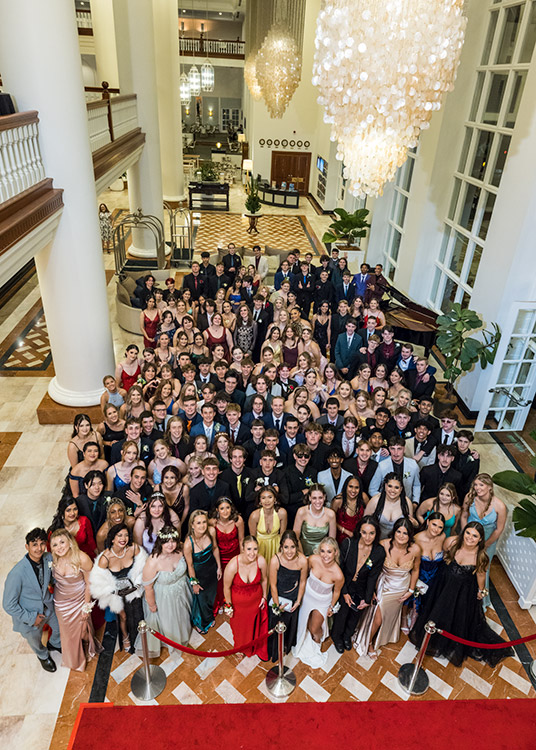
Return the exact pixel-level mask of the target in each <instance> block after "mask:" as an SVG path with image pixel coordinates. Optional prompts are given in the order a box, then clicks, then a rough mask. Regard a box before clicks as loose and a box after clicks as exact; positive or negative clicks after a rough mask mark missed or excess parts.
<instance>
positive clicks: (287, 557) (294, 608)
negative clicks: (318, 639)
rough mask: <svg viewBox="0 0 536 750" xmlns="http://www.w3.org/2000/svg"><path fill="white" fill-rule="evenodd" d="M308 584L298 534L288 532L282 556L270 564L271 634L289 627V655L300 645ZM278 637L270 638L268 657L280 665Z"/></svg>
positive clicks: (285, 533) (280, 551) (285, 642)
mask: <svg viewBox="0 0 536 750" xmlns="http://www.w3.org/2000/svg"><path fill="white" fill-rule="evenodd" d="M306 583H307V558H306V557H305V555H303V554H302V553H301V552H300V549H299V546H298V539H297V537H296V534H295V533H294V532H293V531H291V530H290V529H289V530H288V531H285V532H284V534H283V535H282V536H281V542H280V544H279V552H278V553H277V554H275V555H274V556H273V557H272V560H271V562H270V591H271V597H270V599H269V605H268V617H269V620H268V628H269V629H270V630H271V629H272V628H274V627H275V625H276V624H277V622H278V621H279V620H282V621H283V623H284V624H285V625H286V626H287V629H286V631H285V634H284V644H285V654H288V653H289V652H290V649H291V648H292V646H295V645H296V633H297V630H298V610H299V607H300V604H301V601H302V599H303V594H304V592H305V584H306ZM277 644H278V636H277V633H273V634H272V635H271V636H269V638H268V656H269V657H270V659H271V660H272V661H277V658H278V654H279V650H278V645H277Z"/></svg>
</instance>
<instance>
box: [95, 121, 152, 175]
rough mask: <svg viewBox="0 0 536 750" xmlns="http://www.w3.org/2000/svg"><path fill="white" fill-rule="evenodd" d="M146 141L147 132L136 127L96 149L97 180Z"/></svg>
mask: <svg viewBox="0 0 536 750" xmlns="http://www.w3.org/2000/svg"><path fill="white" fill-rule="evenodd" d="M144 143H145V133H142V130H141V128H136V129H135V130H131V131H130V133H125V135H122V136H121V137H120V138H117V140H115V141H112V143H107V144H106V145H105V146H102V148H99V149H98V150H97V151H95V152H94V153H93V172H94V174H95V180H98V179H99V177H102V175H103V174H105V173H106V172H109V171H110V169H112V168H113V167H114V165H115V164H118V163H119V162H121V161H123V159H124V158H125V156H128V155H129V154H131V153H132V152H133V151H135V150H136V149H138V148H139V147H140V146H143V144H144Z"/></svg>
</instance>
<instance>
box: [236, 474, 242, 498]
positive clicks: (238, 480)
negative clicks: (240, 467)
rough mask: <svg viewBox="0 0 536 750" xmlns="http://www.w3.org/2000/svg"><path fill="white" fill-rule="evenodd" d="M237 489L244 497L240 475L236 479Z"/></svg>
mask: <svg viewBox="0 0 536 750" xmlns="http://www.w3.org/2000/svg"><path fill="white" fill-rule="evenodd" d="M236 489H237V490H238V494H239V495H240V496H241V495H242V474H238V475H237V477H236Z"/></svg>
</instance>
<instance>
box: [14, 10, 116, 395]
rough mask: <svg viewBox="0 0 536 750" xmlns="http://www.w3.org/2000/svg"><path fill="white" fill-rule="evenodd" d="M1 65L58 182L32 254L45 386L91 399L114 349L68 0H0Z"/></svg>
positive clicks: (47, 168) (109, 367)
mask: <svg viewBox="0 0 536 750" xmlns="http://www.w3.org/2000/svg"><path fill="white" fill-rule="evenodd" d="M0 70H2V77H3V81H4V85H5V86H6V89H7V90H8V91H10V92H11V93H13V94H14V96H15V98H16V101H17V105H18V108H19V110H21V111H22V110H29V109H37V110H38V111H39V119H40V123H39V140H40V145H41V153H42V156H43V163H44V165H45V172H46V174H47V176H50V177H53V178H54V184H55V186H57V187H60V188H63V189H64V194H63V200H64V203H65V208H64V210H63V216H62V218H61V221H60V224H59V227H58V231H57V233H56V236H55V238H54V240H53V242H52V243H51V245H49V246H48V247H47V248H46V249H45V250H42V251H41V252H40V253H38V254H37V256H36V258H35V261H36V265H37V274H38V277H39V286H40V291H41V297H42V300H43V307H44V310H45V316H46V321H47V327H48V334H49V338H50V345H51V348H52V357H53V360H54V369H55V371H56V376H55V377H54V378H53V380H52V381H51V383H50V386H49V393H50V395H51V396H52V398H53V399H54V400H55V401H58V402H59V403H60V404H66V405H69V406H90V405H92V404H97V403H98V401H99V397H100V394H101V393H102V377H103V376H104V375H106V374H107V373H110V372H113V369H114V354H113V347H112V336H111V331H110V320H109V314H108V301H107V296H106V280H105V275H104V266H103V259H102V249H101V242H100V236H99V224H98V218H97V196H96V194H95V178H94V174H93V161H92V157H91V152H90V149H89V136H88V126H87V110H86V103H85V100H84V86H83V82H82V68H81V64H80V50H79V48H78V33H77V27H76V17H75V8H74V4H73V3H66V2H65V0H48V2H46V3H43V2H42V0H17V2H16V3H4V4H3V7H2V23H1V24H0ZM51 81H57V82H59V81H61V85H57V86H54V85H51Z"/></svg>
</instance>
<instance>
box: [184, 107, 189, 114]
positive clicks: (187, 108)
mask: <svg viewBox="0 0 536 750" xmlns="http://www.w3.org/2000/svg"><path fill="white" fill-rule="evenodd" d="M184 111H185V112H186V114H187V115H189V114H190V107H186V109H185V110H184Z"/></svg>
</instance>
